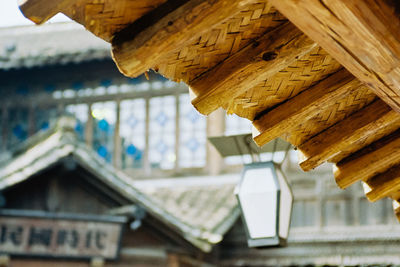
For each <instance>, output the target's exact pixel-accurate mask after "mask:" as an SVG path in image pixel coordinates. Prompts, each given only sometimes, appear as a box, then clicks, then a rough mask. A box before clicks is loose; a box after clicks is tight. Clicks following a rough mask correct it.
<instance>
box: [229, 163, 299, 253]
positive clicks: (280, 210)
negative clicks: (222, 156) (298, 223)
mask: <svg viewBox="0 0 400 267" xmlns="http://www.w3.org/2000/svg"><path fill="white" fill-rule="evenodd" d="M235 194H236V197H237V199H238V202H239V206H240V209H241V212H242V220H243V224H244V226H245V230H246V235H247V243H248V245H249V247H264V246H280V245H284V244H285V241H286V239H287V237H288V234H289V225H290V216H291V212H292V205H293V194H292V191H291V189H290V186H289V184H288V183H287V181H286V178H285V176H284V175H283V173H282V171H281V168H280V166H279V165H278V164H276V163H274V162H272V161H270V162H260V163H252V164H248V165H245V166H244V170H243V172H242V178H241V181H240V182H239V184H238V186H237V187H236V192H235Z"/></svg>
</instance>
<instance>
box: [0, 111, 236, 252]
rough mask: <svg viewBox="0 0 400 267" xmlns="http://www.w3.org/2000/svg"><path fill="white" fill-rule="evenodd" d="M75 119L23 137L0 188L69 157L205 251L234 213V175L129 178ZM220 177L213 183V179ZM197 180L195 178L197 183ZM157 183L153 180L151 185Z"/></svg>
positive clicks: (0, 170)
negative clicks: (79, 131)
mask: <svg viewBox="0 0 400 267" xmlns="http://www.w3.org/2000/svg"><path fill="white" fill-rule="evenodd" d="M74 125H75V119H73V118H68V117H64V118H62V119H60V120H59V121H58V122H57V124H56V125H55V126H54V127H52V128H51V129H50V130H48V131H46V132H41V133H39V134H37V135H35V136H33V137H32V138H31V139H29V140H27V142H25V143H24V144H23V145H22V146H21V147H20V148H19V149H17V150H16V151H14V152H13V155H12V157H11V159H10V160H8V161H6V162H3V163H1V166H0V190H3V189H5V188H8V187H11V186H13V185H15V184H17V183H20V182H22V181H24V180H26V179H29V178H30V177H31V176H32V175H34V174H35V173H38V172H39V171H42V170H45V169H46V168H48V167H50V166H52V165H54V164H56V163H57V162H59V161H60V160H62V159H64V158H66V157H71V156H72V158H73V159H74V160H75V161H76V162H78V163H79V164H80V165H81V166H82V167H83V168H85V169H86V170H87V171H89V172H90V173H92V174H93V175H94V176H95V177H97V178H98V179H100V180H101V181H102V182H103V183H105V184H107V185H108V186H109V187H110V188H112V189H114V190H115V191H117V192H119V193H120V194H121V195H122V196H124V197H125V198H127V199H130V200H131V201H132V203H134V204H137V205H139V206H142V207H143V208H144V209H145V210H146V211H147V212H148V213H149V214H151V215H152V216H154V217H155V218H157V219H158V220H160V221H161V222H162V223H164V224H165V225H166V226H167V227H169V228H171V229H173V230H174V231H176V232H177V233H179V234H180V235H181V236H182V237H183V238H185V239H186V240H187V241H189V242H190V243H192V244H193V245H194V246H196V247H197V248H199V249H201V250H203V251H205V252H209V251H211V249H212V246H213V245H214V244H217V243H219V242H220V241H221V240H222V238H223V235H224V234H225V233H226V232H227V231H228V230H229V229H230V227H231V226H232V225H233V223H234V222H235V221H236V219H237V218H238V216H239V210H238V207H237V204H236V200H235V198H234V195H233V188H234V184H235V183H236V181H237V179H238V177H235V176H233V177H228V176H226V177H209V178H201V177H200V178H188V179H185V178H181V179H180V181H178V180H177V179H172V180H171V179H164V180H152V181H149V182H134V180H133V179H132V178H131V177H129V176H127V175H126V174H125V173H123V172H122V171H120V170H117V169H115V168H114V167H112V166H111V165H110V164H107V163H106V162H105V161H104V160H103V159H102V158H100V157H99V156H98V155H97V154H96V153H95V152H94V151H93V150H91V149H90V148H88V147H87V146H86V145H85V144H83V143H81V142H79V141H78V139H77V136H76V135H75V132H74V130H73V127H74ZM219 178H221V179H220V180H219V181H218V182H216V181H217V180H218V179H219ZM200 181H201V183H200ZM157 184H158V185H157Z"/></svg>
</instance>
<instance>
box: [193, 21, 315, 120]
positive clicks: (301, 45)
mask: <svg viewBox="0 0 400 267" xmlns="http://www.w3.org/2000/svg"><path fill="white" fill-rule="evenodd" d="M316 46H317V44H316V43H315V42H313V41H312V40H310V39H309V38H308V37H306V36H305V35H304V34H303V33H302V32H301V31H300V30H298V29H297V28H296V27H295V26H294V25H293V24H291V23H289V22H288V23H285V24H284V25H281V26H279V27H278V28H276V29H274V30H273V31H271V32H269V33H267V34H265V35H264V36H262V37H260V38H259V39H257V40H256V41H254V42H253V43H251V44H249V45H247V46H246V47H244V48H243V49H242V50H240V51H238V52H237V53H236V54H234V55H233V56H231V57H230V58H228V59H226V60H225V61H224V62H222V63H220V64H219V65H217V66H216V67H215V68H212V69H210V70H208V71H207V72H206V73H204V74H203V75H201V76H200V77H198V78H197V79H195V80H194V81H193V82H191V83H189V86H190V90H191V91H192V94H193V95H194V96H195V98H194V99H193V100H192V104H193V105H194V106H195V107H196V109H197V110H198V111H199V112H200V113H203V114H205V115H208V114H210V113H211V112H213V111H214V110H216V109H218V108H219V107H221V106H222V105H223V104H224V103H226V102H229V101H230V100H232V99H234V98H235V97H237V96H239V95H240V94H242V93H243V92H246V91H247V90H248V89H251V88H252V87H254V86H256V85H257V84H258V83H260V82H262V81H264V80H266V79H268V78H269V77H272V76H273V75H275V74H276V73H278V72H279V71H280V70H282V69H284V68H286V67H287V66H289V65H290V64H292V63H293V62H295V61H296V60H297V59H298V58H300V57H302V56H304V55H305V54H307V53H309V52H310V51H311V50H312V49H313V48H315V47H316Z"/></svg>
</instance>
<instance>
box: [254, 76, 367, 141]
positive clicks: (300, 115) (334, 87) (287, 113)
mask: <svg viewBox="0 0 400 267" xmlns="http://www.w3.org/2000/svg"><path fill="white" fill-rule="evenodd" d="M360 86H362V84H361V83H360V82H359V81H358V80H357V79H354V77H353V76H352V75H351V74H350V73H349V72H347V71H346V70H340V71H338V72H336V73H334V74H332V75H331V76H329V77H328V78H326V79H324V80H322V81H321V82H319V83H317V84H316V85H314V86H312V87H311V88H309V89H307V90H305V91H303V92H301V93H300V94H299V95H297V96H295V97H293V98H292V99H289V100H288V101H286V102H284V103H283V104H281V105H279V106H277V107H275V108H274V109H272V110H270V111H268V112H266V113H265V114H263V115H261V116H260V117H259V118H258V119H256V120H254V121H253V126H254V127H253V138H254V141H255V142H256V143H257V144H258V145H259V146H263V145H265V144H266V143H268V142H270V141H271V140H273V139H275V138H277V137H279V136H281V135H282V134H284V133H288V132H290V131H291V130H292V129H294V128H295V127H296V126H297V125H299V124H301V123H302V122H303V121H306V120H308V119H310V118H312V117H313V116H315V115H316V114H317V113H318V112H320V111H321V110H322V109H324V108H327V107H328V106H330V105H334V104H335V102H336V101H337V100H339V99H342V98H344V97H346V96H347V95H349V94H351V92H352V91H354V90H357V89H358V88H359V87H360Z"/></svg>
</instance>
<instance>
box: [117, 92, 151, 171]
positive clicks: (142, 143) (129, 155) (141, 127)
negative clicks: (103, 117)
mask: <svg viewBox="0 0 400 267" xmlns="http://www.w3.org/2000/svg"><path fill="white" fill-rule="evenodd" d="M120 105H121V107H120V117H121V118H120V136H121V143H122V155H121V160H122V168H124V169H125V168H143V159H144V151H145V147H146V101H145V99H134V100H125V101H122V102H121V104H120Z"/></svg>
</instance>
